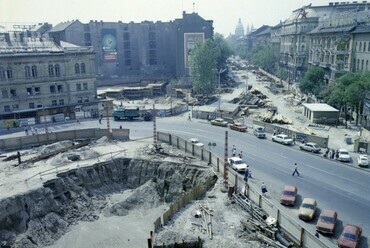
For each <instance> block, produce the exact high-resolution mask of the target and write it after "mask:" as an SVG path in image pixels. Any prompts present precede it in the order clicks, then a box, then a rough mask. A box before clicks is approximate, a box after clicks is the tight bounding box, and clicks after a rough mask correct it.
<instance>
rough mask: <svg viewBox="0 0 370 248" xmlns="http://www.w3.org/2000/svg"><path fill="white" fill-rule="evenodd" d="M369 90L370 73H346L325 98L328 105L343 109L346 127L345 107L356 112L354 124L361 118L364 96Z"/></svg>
mask: <svg viewBox="0 0 370 248" xmlns="http://www.w3.org/2000/svg"><path fill="white" fill-rule="evenodd" d="M368 90H370V72H365V73H364V72H355V73H347V74H345V75H343V76H342V77H340V78H338V80H337V84H336V87H335V88H334V90H333V91H332V93H331V94H329V95H328V97H327V102H328V104H330V105H332V106H335V107H337V108H340V109H344V112H345V113H344V114H345V121H346V126H347V120H348V118H347V117H348V114H347V106H350V107H351V109H352V110H354V111H355V112H356V124H358V121H359V117H361V116H362V113H363V107H364V101H365V94H366V91H368Z"/></svg>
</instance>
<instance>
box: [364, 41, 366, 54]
mask: <svg viewBox="0 0 370 248" xmlns="http://www.w3.org/2000/svg"><path fill="white" fill-rule="evenodd" d="M364 52H366V43H365V42H364Z"/></svg>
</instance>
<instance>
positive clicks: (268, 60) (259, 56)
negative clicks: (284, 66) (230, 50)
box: [250, 44, 278, 73]
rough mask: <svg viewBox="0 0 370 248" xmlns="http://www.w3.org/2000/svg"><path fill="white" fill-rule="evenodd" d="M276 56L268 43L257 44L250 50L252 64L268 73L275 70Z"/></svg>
mask: <svg viewBox="0 0 370 248" xmlns="http://www.w3.org/2000/svg"><path fill="white" fill-rule="evenodd" d="M277 58H278V56H277V54H276V53H275V52H274V50H273V49H272V47H271V46H270V45H262V44H259V45H258V46H256V47H255V48H254V49H253V50H252V52H251V54H250V61H251V62H252V63H253V64H255V65H258V66H260V67H262V68H263V69H264V70H266V71H268V72H270V73H274V72H275V65H276V62H277Z"/></svg>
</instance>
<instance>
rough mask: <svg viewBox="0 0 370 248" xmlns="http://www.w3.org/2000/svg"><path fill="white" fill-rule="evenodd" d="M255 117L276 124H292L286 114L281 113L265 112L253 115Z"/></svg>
mask: <svg viewBox="0 0 370 248" xmlns="http://www.w3.org/2000/svg"><path fill="white" fill-rule="evenodd" d="M255 119H257V120H260V121H263V122H267V123H278V124H292V121H291V120H289V119H288V118H287V117H286V116H284V115H282V114H275V113H274V112H270V111H269V112H266V113H263V114H261V115H257V116H255Z"/></svg>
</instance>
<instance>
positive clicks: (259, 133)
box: [253, 126, 266, 139]
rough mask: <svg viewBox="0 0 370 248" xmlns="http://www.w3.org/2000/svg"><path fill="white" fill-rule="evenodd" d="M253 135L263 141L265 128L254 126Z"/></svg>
mask: <svg viewBox="0 0 370 248" xmlns="http://www.w3.org/2000/svg"><path fill="white" fill-rule="evenodd" d="M253 134H254V136H256V137H257V138H260V139H264V138H266V133H265V128H263V127H260V126H255V127H254V128H253Z"/></svg>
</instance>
